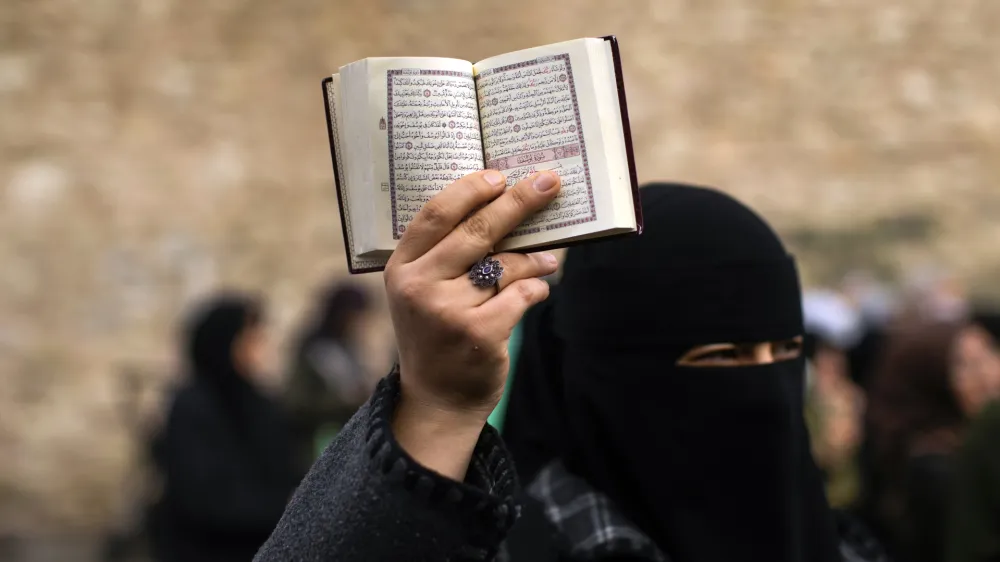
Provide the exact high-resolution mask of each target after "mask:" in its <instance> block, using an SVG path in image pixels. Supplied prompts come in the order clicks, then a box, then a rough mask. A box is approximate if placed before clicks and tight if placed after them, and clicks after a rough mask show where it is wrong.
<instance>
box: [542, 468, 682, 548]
mask: <svg viewBox="0 0 1000 562" xmlns="http://www.w3.org/2000/svg"><path fill="white" fill-rule="evenodd" d="M528 493H530V494H531V495H532V497H534V498H535V499H537V500H538V501H540V502H541V503H542V506H543V508H544V510H545V516H546V518H547V519H548V520H549V521H550V522H551V523H552V524H553V525H555V527H556V529H558V530H559V533H560V535H562V539H563V541H564V543H565V544H566V545H567V548H568V549H569V550H568V552H567V554H568V555H569V557H571V558H573V559H579V560H595V559H596V560H599V559H601V558H610V557H613V556H623V555H625V556H630V557H634V558H636V559H638V560H649V562H669V559H668V558H667V557H666V555H664V554H663V553H662V552H661V551H660V549H659V548H658V547H657V546H656V544H655V543H654V542H653V541H652V539H650V538H649V537H647V536H646V535H645V534H644V533H643V532H642V531H640V530H639V529H637V528H636V527H635V525H633V524H632V523H631V522H630V521H629V520H628V519H626V518H625V517H624V516H623V515H622V514H621V513H619V512H618V511H617V510H616V509H615V508H614V506H613V505H611V501H610V500H609V499H608V498H607V496H605V495H604V494H602V493H600V492H598V491H596V490H594V489H593V488H591V487H590V485H589V484H587V483H586V482H584V481H583V480H582V479H580V478H577V477H576V476H573V475H572V474H570V473H569V472H568V471H567V470H566V469H565V467H563V465H562V463H560V462H559V461H554V462H552V463H550V464H549V465H548V466H546V467H545V468H544V469H542V471H541V472H539V473H538V476H537V477H536V478H535V480H534V482H532V484H531V486H529V487H528Z"/></svg>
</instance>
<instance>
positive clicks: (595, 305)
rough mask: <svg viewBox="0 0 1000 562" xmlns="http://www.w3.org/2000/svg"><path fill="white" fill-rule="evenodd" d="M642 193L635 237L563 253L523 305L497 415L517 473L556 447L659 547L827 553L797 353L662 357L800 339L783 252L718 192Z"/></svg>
mask: <svg viewBox="0 0 1000 562" xmlns="http://www.w3.org/2000/svg"><path fill="white" fill-rule="evenodd" d="M641 193H642V204H643V213H644V215H645V216H646V231H645V232H644V233H643V234H642V236H639V237H635V238H629V239H619V240H615V241H607V242H602V243H596V244H593V245H589V246H585V247H580V248H574V249H573V250H571V251H570V254H569V257H568V259H567V271H566V274H565V276H564V278H563V279H562V281H561V282H560V285H559V287H557V289H556V290H555V291H554V293H555V295H554V296H553V297H552V298H551V299H550V302H548V303H545V304H543V305H541V306H540V307H539V309H538V310H537V311H534V312H533V313H532V316H531V317H529V321H530V323H529V324H528V325H526V326H525V335H526V338H525V342H524V346H523V348H522V352H521V359H520V361H519V363H518V366H517V371H516V376H515V377H514V386H513V387H512V389H511V397H510V409H509V410H508V413H507V419H506V425H507V426H508V427H509V428H510V432H509V433H508V434H507V435H505V437H506V438H507V439H508V440H509V443H510V446H511V449H512V451H513V454H514V455H515V460H516V461H517V462H518V464H520V463H521V455H522V454H524V455H525V461H526V462H525V464H526V466H527V467H528V471H529V472H528V474H529V475H533V471H535V470H537V469H538V466H539V464H540V463H544V462H545V460H546V458H545V457H546V455H548V456H550V457H552V456H558V458H561V459H562V460H563V461H564V463H565V465H566V468H567V469H568V470H569V471H570V472H571V473H572V474H575V475H577V476H579V477H581V478H583V479H584V480H585V481H587V482H588V483H589V484H590V485H591V486H593V487H594V488H595V489H596V490H599V491H600V492H601V493H603V494H605V495H606V496H607V497H608V498H609V499H610V501H611V502H612V503H613V504H614V506H615V507H616V508H617V509H618V510H620V512H621V513H622V514H623V515H624V516H625V517H627V518H628V519H629V520H630V521H632V522H633V523H634V524H635V525H636V526H637V527H638V529H640V530H642V531H643V533H644V534H645V535H647V536H649V537H650V538H652V539H653V540H654V541H655V543H656V544H657V545H658V546H659V547H660V548H661V549H662V550H663V551H664V553H665V554H666V555H667V556H668V557H669V558H670V559H671V560H676V561H678V562H690V561H696V562H700V561H716V560H726V561H741V560H768V561H772V562H782V561H802V562H805V561H808V562H824V561H828V560H839V558H840V556H839V552H838V543H837V538H836V530H835V527H834V522H833V518H832V514H831V511H830V509H829V507H828V505H827V503H826V499H825V497H824V493H823V488H822V482H821V479H820V475H819V472H818V470H817V469H816V467H815V464H814V463H813V461H812V457H811V453H810V448H809V437H808V434H807V431H806V427H805V421H804V418H803V400H804V396H803V394H804V388H803V384H804V380H803V379H804V365H803V362H802V361H801V360H795V361H784V362H778V363H774V364H770V365H763V366H754V367H741V368H722V369H719V368H690V367H688V368H685V367H679V366H677V365H676V361H677V360H678V359H679V358H680V356H681V355H682V354H683V353H684V351H685V350H687V349H689V348H691V347H693V346H695V345H702V344H710V343H722V342H733V343H754V342H762V341H780V340H786V339H790V338H793V337H795V336H799V335H801V334H802V333H803V325H802V324H803V323H802V305H801V292H800V289H799V284H798V276H797V273H796V269H795V264H794V261H793V259H792V258H791V257H790V256H789V255H788V253H787V252H786V250H785V249H784V247H783V246H782V244H781V242H780V240H779V239H778V238H777V236H776V235H775V234H774V232H773V231H772V230H771V228H770V227H769V226H768V225H767V224H766V223H765V222H764V221H763V220H761V219H760V218H759V217H758V216H757V215H755V214H754V213H753V212H752V211H750V210H749V209H747V208H746V207H745V206H743V205H742V204H740V203H739V202H737V201H735V200H734V199H732V198H730V197H728V196H726V195H724V194H722V193H719V192H717V191H714V190H710V189H704V188H697V187H690V186H680V185H663V184H657V185H651V186H647V187H645V188H644V189H643V190H642V192H641ZM529 334H535V335H534V337H535V338H538V340H537V342H532V341H529V339H528V336H529ZM538 342H540V343H538ZM535 345H537V347H533V346H535ZM560 354H561V357H560ZM521 401H524V402H525V403H526V404H527V405H525V404H519V402H521ZM553 420H557V421H553ZM558 420H562V421H561V422H560V421H558ZM526 428H531V429H533V431H534V433H530V432H529V431H530V430H531V429H526ZM506 429H507V427H505V430H506ZM546 432H549V433H546ZM505 433H507V432H506V431H505ZM525 451H527V453H525Z"/></svg>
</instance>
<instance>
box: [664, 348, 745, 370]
mask: <svg viewBox="0 0 1000 562" xmlns="http://www.w3.org/2000/svg"><path fill="white" fill-rule="evenodd" d="M741 358H742V352H741V351H740V349H739V348H738V347H736V346H735V345H733V344H712V345H703V346H700V347H696V348H693V349H690V350H688V352H687V353H685V354H684V355H683V356H682V357H681V358H680V359H679V360H677V364H678V365H687V366H694V367H698V366H701V367H714V366H720V365H732V364H737V363H739V362H740V360H741Z"/></svg>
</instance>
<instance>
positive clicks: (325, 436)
mask: <svg viewBox="0 0 1000 562" xmlns="http://www.w3.org/2000/svg"><path fill="white" fill-rule="evenodd" d="M340 428H341V425H340V424H339V423H328V424H326V425H323V426H320V428H319V429H317V430H316V436H315V441H314V442H313V447H314V453H315V455H316V456H315V458H317V459H318V458H319V456H320V455H321V454H323V451H325V450H326V447H327V445H329V444H330V442H331V441H333V438H334V437H336V436H337V434H338V433H340Z"/></svg>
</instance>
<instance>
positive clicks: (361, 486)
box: [254, 373, 517, 562]
mask: <svg viewBox="0 0 1000 562" xmlns="http://www.w3.org/2000/svg"><path fill="white" fill-rule="evenodd" d="M398 399H399V375H398V374H397V373H393V374H392V375H390V376H389V377H387V378H385V379H383V380H382V382H380V383H379V385H378V388H377V389H376V391H375V394H374V395H373V396H372V398H371V400H370V401H369V402H368V404H366V405H365V406H364V407H363V408H362V409H361V410H359V411H358V413H357V414H356V415H355V416H354V417H353V418H352V419H351V421H350V422H349V423H348V424H347V425H346V426H345V427H344V429H343V430H342V431H341V433H340V434H339V435H338V436H337V438H336V439H335V440H334V441H333V443H331V444H330V446H329V447H328V448H327V450H326V451H325V452H324V453H323V455H322V456H321V457H320V459H319V460H318V461H317V462H316V464H315V465H314V466H313V468H312V470H311V471H310V472H309V475H308V476H306V478H305V480H303V481H302V484H301V485H300V486H299V489H298V491H296V493H295V495H294V496H293V498H292V500H291V502H290V503H289V504H288V507H287V509H286V510H285V513H284V515H283V516H282V518H281V521H280V522H279V523H278V526H277V528H275V530H274V533H273V534H272V535H271V537H270V538H269V539H268V541H267V542H266V543H265V544H264V546H263V547H262V548H261V550H260V552H258V553H257V556H256V558H254V560H255V562H278V561H280V562H298V561H302V562H306V561H308V562H313V561H316V562H319V561H336V562H362V561H363V562H376V561H383V560H385V561H397V560H398V561H407V562H420V561H424V560H426V561H435V562H440V561H455V562H460V561H486V560H492V559H493V557H494V556H495V555H496V554H497V551H498V549H499V547H500V544H501V543H502V542H503V540H504V538H505V537H506V535H507V531H508V530H509V529H510V527H511V525H513V523H514V520H515V512H516V506H515V502H514V499H513V495H514V491H515V488H516V487H517V482H516V477H515V475H514V469H513V467H512V466H511V463H510V460H509V456H508V453H507V451H506V450H505V449H504V447H503V444H502V442H501V441H500V438H499V436H498V435H497V434H496V432H495V431H494V430H493V429H492V428H491V427H489V426H487V427H486V429H485V430H484V431H483V433H482V435H481V436H480V438H479V443H478V444H477V445H476V449H475V451H474V453H473V459H472V463H471V464H470V466H469V471H468V476H467V477H466V481H465V482H455V481H453V480H449V479H447V478H444V477H442V476H440V475H438V474H436V473H434V472H432V471H430V470H427V469H426V468H423V467H422V466H420V465H418V464H417V463H416V462H415V461H414V460H413V459H412V458H410V456H409V455H407V454H406V452H405V451H404V450H403V449H402V448H401V447H400V445H399V444H398V443H397V442H396V440H395V438H394V437H393V435H392V431H391V430H390V426H389V423H390V419H391V415H392V412H393V411H394V410H395V406H396V402H397V401H398Z"/></svg>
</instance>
